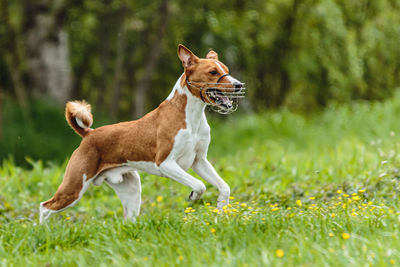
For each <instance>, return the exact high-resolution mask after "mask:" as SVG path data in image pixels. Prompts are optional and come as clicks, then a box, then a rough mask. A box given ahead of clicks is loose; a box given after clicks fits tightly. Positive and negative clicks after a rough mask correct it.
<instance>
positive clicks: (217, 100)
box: [187, 81, 246, 114]
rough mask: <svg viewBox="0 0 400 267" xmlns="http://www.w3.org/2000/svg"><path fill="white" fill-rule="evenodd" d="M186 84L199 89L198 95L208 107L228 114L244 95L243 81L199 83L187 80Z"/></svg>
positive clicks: (235, 108) (235, 107) (234, 109)
mask: <svg viewBox="0 0 400 267" xmlns="http://www.w3.org/2000/svg"><path fill="white" fill-rule="evenodd" d="M187 83H188V85H190V86H194V87H197V88H198V89H199V90H200V97H201V99H202V100H203V102H204V103H206V104H208V105H209V106H210V109H211V110H213V111H215V112H218V113H220V114H230V113H232V112H234V111H236V110H237V108H238V106H239V102H240V100H241V99H243V98H244V97H245V90H246V88H245V87H244V83H240V82H235V83H233V84H232V83H218V82H217V83H200V82H190V81H187Z"/></svg>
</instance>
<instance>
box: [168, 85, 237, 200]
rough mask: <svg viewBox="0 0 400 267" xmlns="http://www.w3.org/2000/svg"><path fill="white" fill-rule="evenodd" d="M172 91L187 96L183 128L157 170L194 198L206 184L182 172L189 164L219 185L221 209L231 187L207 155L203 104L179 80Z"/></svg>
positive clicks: (207, 179)
mask: <svg viewBox="0 0 400 267" xmlns="http://www.w3.org/2000/svg"><path fill="white" fill-rule="evenodd" d="M175 91H178V92H179V93H181V92H182V93H184V94H186V96H187V98H188V102H187V105H186V109H185V113H186V129H182V130H180V131H179V132H178V134H177V135H176V137H175V142H174V146H173V148H172V151H171V153H170V154H169V155H168V157H167V159H166V160H165V161H164V162H163V163H162V164H161V165H160V171H161V173H162V174H163V176H166V177H169V178H171V179H173V180H175V181H177V182H180V183H182V184H184V185H186V186H189V187H191V188H192V190H193V194H191V196H190V198H191V199H192V200H196V199H198V198H199V197H200V196H201V194H203V192H204V191H205V189H206V187H205V185H204V184H203V183H202V182H201V181H199V180H197V179H196V178H195V177H193V176H191V175H190V174H188V173H187V172H185V171H186V170H187V169H189V168H190V167H192V168H193V170H194V171H195V172H196V173H197V174H199V175H200V177H202V178H203V179H204V180H206V181H207V182H209V183H210V184H212V185H214V186H216V187H217V188H218V190H219V192H220V195H219V197H218V204H217V205H218V207H219V208H222V206H223V205H227V204H228V203H229V195H230V188H229V186H228V185H227V184H226V183H225V181H224V180H223V179H222V178H221V177H220V176H219V175H218V174H217V172H216V171H215V169H214V168H213V167H212V165H211V164H210V163H209V162H208V160H207V158H206V156H207V151H208V146H209V144H210V140H211V136H210V126H209V125H208V123H207V119H206V116H205V113H204V110H205V106H206V104H205V103H204V102H202V101H201V100H200V99H199V98H197V97H195V96H193V95H192V94H191V93H190V92H189V90H188V88H187V87H186V86H185V87H184V88H181V86H180V79H178V82H177V83H176V84H175V87H174V90H173V92H171V94H172V93H174V94H175ZM170 96H171V95H170Z"/></svg>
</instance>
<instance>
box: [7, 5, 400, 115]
mask: <svg viewBox="0 0 400 267" xmlns="http://www.w3.org/2000/svg"><path fill="white" fill-rule="evenodd" d="M161 2H162V1H161V0H159V1H151V2H149V1H135V2H125V1H120V0H107V1H94V0H90V1H82V2H81V1H70V2H68V3H67V2H66V3H65V6H66V7H65V8H66V10H65V14H64V15H65V17H63V19H64V20H63V25H65V27H66V29H67V31H68V33H69V42H70V51H69V52H70V61H71V65H72V70H73V73H74V79H75V83H74V94H73V96H72V97H74V98H85V99H87V100H89V101H90V102H92V103H93V104H94V105H95V106H96V107H97V108H98V110H102V112H103V113H104V115H108V114H109V112H108V110H110V109H111V108H112V106H113V105H115V102H113V97H114V91H115V90H116V89H115V88H120V89H121V92H120V98H119V99H118V101H117V105H118V107H119V114H120V117H121V118H124V119H128V118H131V117H132V116H131V114H132V113H131V111H132V109H133V108H134V106H133V105H134V104H133V99H134V98H135V91H136V90H137V86H138V84H139V83H140V82H141V81H142V80H143V77H144V76H145V75H146V71H148V70H146V68H145V66H146V64H147V62H148V61H149V58H150V56H151V54H152V53H153V51H152V50H151V47H152V45H153V44H154V43H157V42H161V44H162V46H161V54H160V57H159V58H158V59H157V64H156V66H155V67H154V69H152V70H151V74H150V86H149V87H148V88H147V92H146V95H147V98H146V100H145V102H146V110H147V111H149V110H151V109H152V108H154V107H155V106H157V105H158V104H159V103H160V101H161V100H162V99H165V97H166V96H167V95H168V92H169V90H170V89H171V87H172V85H173V84H174V83H175V81H176V79H177V78H178V77H179V75H180V73H181V72H182V67H181V63H180V62H179V60H178V58H177V55H176V48H177V44H178V43H184V44H185V45H187V46H188V47H189V48H190V49H192V50H193V51H194V52H195V53H196V54H197V55H199V56H204V55H205V54H206V53H207V51H208V49H209V48H213V49H215V50H216V51H217V52H219V54H220V58H221V60H222V61H223V62H225V63H226V64H227V65H228V66H229V67H230V68H231V72H232V74H233V75H234V76H235V77H238V78H239V79H241V80H243V81H244V82H246V83H247V87H248V89H249V94H248V102H249V103H250V105H249V106H250V107H252V108H255V109H259V110H263V109H265V108H270V107H279V106H282V105H284V106H288V107H290V108H291V109H299V110H302V111H309V110H314V109H316V108H318V107H323V106H327V105H329V103H330V102H332V101H334V102H337V103H343V102H350V101H352V100H355V99H366V100H382V99H385V98H387V97H390V96H392V94H393V92H394V90H395V88H396V87H399V84H400V83H399V79H400V78H399V77H400V76H399V75H398V74H399V73H400V63H399V62H400V51H399V49H398V48H397V47H398V44H399V43H400V29H399V27H397V26H396V25H399V24H400V4H399V2H398V1H393V0H382V1H370V0H360V1H343V0H322V1H313V0H307V1H299V0H288V1H281V0H273V1H260V0H257V1H233V2H231V3H230V4H228V5H227V4H226V2H225V1H203V0H195V1H191V2H190V4H188V3H187V2H186V1H181V0H174V1H168V9H167V10H168V21H167V28H166V34H164V35H163V36H158V35H157V34H158V28H159V27H160V25H159V20H158V18H159V17H160V13H159V12H160V11H159V7H160V5H161ZM21 6H23V2H22V1H12V2H10V3H9V5H8V7H9V13H10V18H11V21H10V24H11V26H12V27H13V30H14V31H15V32H16V36H17V39H18V40H17V41H18V42H17V43H18V45H19V50H20V51H21V55H24V54H26V53H25V52H23V51H24V49H26V48H25V45H24V44H25V43H26V41H27V40H25V39H24V27H22V26H23V25H24V23H25V21H24V16H22V14H23V11H22V10H23V9H22V8H21ZM26 15H28V14H26ZM0 32H7V29H5V28H4V26H3V25H2V26H1V27H0ZM121 36H123V40H124V41H123V44H122V46H121V47H122V48H121V49H120V50H121V51H123V63H122V70H121V71H120V72H121V73H119V72H118V70H117V67H116V66H117V58H118V53H119V52H121V51H119V50H118V42H119V40H120V38H121ZM5 40H6V39H4V42H5ZM2 41H3V39H2ZM0 45H2V42H0ZM3 46H4V45H3ZM2 51H3V50H2ZM2 51H0V53H2ZM4 51H6V50H4ZM24 64H25V62H22V64H20V65H21V66H20V68H21V71H22V72H24V73H25V74H26V72H27V69H26V66H25V65H24ZM7 68H8V66H7V64H6V63H5V62H4V57H0V74H1V76H0V77H1V78H2V81H3V82H2V84H4V86H5V88H4V89H5V91H8V92H12V87H13V85H12V82H11V77H10V70H8V69H7ZM118 77H121V79H120V81H118V82H117V78H118ZM25 85H26V88H28V90H29V88H30V86H29V80H28V79H25ZM117 85H118V86H117ZM117 95H118V94H117Z"/></svg>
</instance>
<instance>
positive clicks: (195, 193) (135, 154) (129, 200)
mask: <svg viewBox="0 0 400 267" xmlns="http://www.w3.org/2000/svg"><path fill="white" fill-rule="evenodd" d="M178 56H179V58H180V60H181V61H182V64H183V67H184V73H183V74H182V76H181V77H180V78H179V79H178V81H177V82H176V84H175V86H174V88H173V89H172V92H171V93H170V95H169V96H168V97H167V99H166V100H165V101H164V102H162V103H161V104H160V105H159V107H157V108H156V109H155V110H153V111H151V112H150V113H148V114H147V115H145V116H144V117H143V118H141V119H139V120H136V121H129V122H121V123H117V124H112V125H106V126H103V127H99V128H96V129H91V128H90V126H91V125H92V123H93V117H92V114H91V107H90V105H89V104H88V103H86V102H84V101H82V102H80V101H73V102H68V103H67V105H66V110H65V117H66V120H67V122H68V124H69V125H70V126H71V127H72V129H74V131H75V132H76V133H78V134H79V135H80V136H82V138H83V139H82V142H81V144H80V145H79V147H78V148H77V149H76V150H75V151H74V152H73V153H72V156H71V158H70V160H69V162H68V165H67V168H66V171H65V175H64V179H63V181H62V183H61V185H60V186H59V187H58V189H57V192H56V193H55V195H54V196H53V197H52V198H51V199H49V200H47V201H45V202H42V203H40V222H44V221H45V220H46V219H47V218H48V217H49V216H50V215H51V214H53V213H56V212H60V211H62V210H64V209H66V208H68V207H71V206H73V205H75V204H76V203H77V202H78V201H79V200H80V199H81V197H82V195H83V194H84V193H85V191H86V190H87V188H88V187H89V185H90V184H91V183H93V184H94V185H101V184H102V182H103V181H106V183H107V184H108V185H110V186H111V187H112V188H113V189H114V190H115V192H116V194H117V195H118V197H119V198H120V200H121V202H122V205H123V208H124V217H125V219H128V220H131V221H133V222H135V221H136V217H137V216H138V215H139V211H140V204H141V185H140V177H139V175H138V173H137V171H138V170H139V171H144V172H147V173H150V174H154V175H158V176H162V177H168V178H171V179H173V180H175V181H177V182H179V183H182V184H184V185H186V186H189V187H190V188H191V189H192V192H191V193H190V196H189V199H191V200H197V199H199V198H200V196H201V195H202V194H203V193H204V191H205V190H206V187H205V185H204V184H203V183H202V182H201V181H199V180H198V179H196V178H195V177H193V176H192V175H190V174H188V173H187V172H186V170H188V169H189V168H192V169H193V170H194V171H195V172H196V173H197V174H198V175H199V176H200V177H201V178H203V179H204V180H206V181H207V182H209V183H210V184H212V185H213V186H216V187H217V188H218V190H219V196H218V204H217V207H218V208H222V206H223V205H227V204H228V203H229V195H230V188H229V186H228V184H227V183H226V182H225V181H224V180H223V179H222V178H221V177H220V176H219V175H218V174H217V172H216V171H215V169H214V168H213V166H212V165H211V164H210V162H209V161H208V160H207V151H208V146H209V144H210V126H209V125H208V123H207V120H206V116H205V112H204V111H205V108H206V106H211V108H212V109H214V110H216V111H218V112H220V113H224V114H227V113H231V112H233V111H234V110H235V109H236V107H237V100H238V99H240V98H242V97H244V90H245V88H244V86H243V85H244V84H243V83H241V82H240V81H238V80H237V79H235V78H233V77H232V76H230V75H229V70H228V68H227V67H226V66H225V65H224V64H223V63H222V62H220V61H219V60H218V54H217V53H216V52H214V51H210V52H209V53H208V54H207V56H206V58H204V59H202V58H198V57H197V56H196V55H194V54H193V53H192V52H191V51H190V50H189V49H187V48H186V47H185V46H183V45H179V46H178Z"/></svg>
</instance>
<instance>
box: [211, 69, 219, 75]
mask: <svg viewBox="0 0 400 267" xmlns="http://www.w3.org/2000/svg"><path fill="white" fill-rule="evenodd" d="M210 74H212V75H217V74H218V71H216V70H213V71H210Z"/></svg>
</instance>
